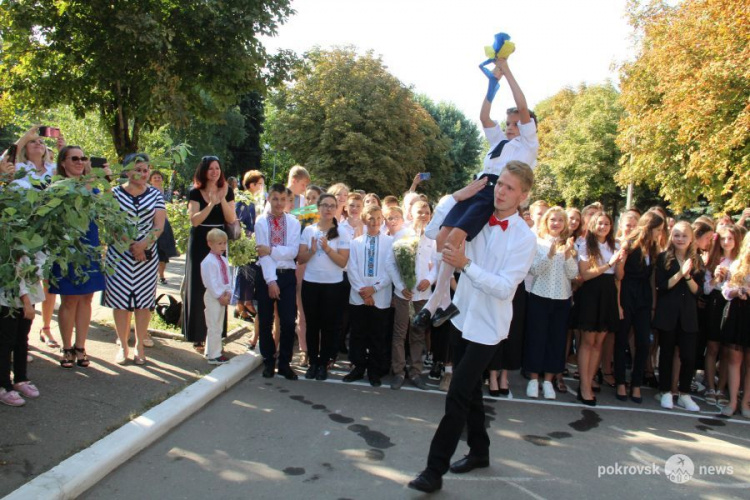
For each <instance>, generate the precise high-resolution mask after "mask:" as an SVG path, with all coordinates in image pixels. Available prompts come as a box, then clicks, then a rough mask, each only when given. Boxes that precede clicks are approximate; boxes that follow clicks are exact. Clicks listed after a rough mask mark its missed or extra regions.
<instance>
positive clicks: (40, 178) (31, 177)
mask: <svg viewBox="0 0 750 500" xmlns="http://www.w3.org/2000/svg"><path fill="white" fill-rule="evenodd" d="M16 169H17V170H18V171H22V172H23V173H24V176H23V177H20V178H18V179H16V180H14V181H13V182H11V183H10V185H11V186H13V187H19V188H23V189H32V188H33V189H39V187H38V185H37V184H36V183H39V182H41V183H42V184H49V183H50V181H51V180H52V176H53V175H55V170H56V169H57V166H56V165H55V164H54V163H47V162H45V163H44V173H43V174H42V175H39V174H38V173H37V171H36V165H34V164H33V163H32V162H26V163H16Z"/></svg>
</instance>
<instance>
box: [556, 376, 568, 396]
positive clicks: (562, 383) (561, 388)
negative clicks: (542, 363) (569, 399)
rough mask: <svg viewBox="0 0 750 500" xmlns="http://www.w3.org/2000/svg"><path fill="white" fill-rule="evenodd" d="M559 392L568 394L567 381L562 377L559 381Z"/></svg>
mask: <svg viewBox="0 0 750 500" xmlns="http://www.w3.org/2000/svg"><path fill="white" fill-rule="evenodd" d="M557 392H559V393H561V394H565V393H566V392H568V386H567V385H565V380H563V378H562V377H560V378H558V379H557Z"/></svg>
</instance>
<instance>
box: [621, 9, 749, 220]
mask: <svg viewBox="0 0 750 500" xmlns="http://www.w3.org/2000/svg"><path fill="white" fill-rule="evenodd" d="M629 11H630V15H631V22H632V24H633V26H634V27H635V29H636V30H637V34H638V36H639V38H640V53H639V54H638V57H637V59H636V60H635V61H634V62H632V63H629V64H625V65H624V66H623V67H622V103H623V106H624V108H625V110H626V112H627V114H626V115H625V117H624V118H623V120H622V123H621V126H620V136H619V138H618V144H619V146H620V148H621V149H622V150H623V152H624V153H625V154H626V155H625V156H624V157H623V159H622V170H621V172H620V173H619V175H618V176H617V180H618V181H619V182H620V183H622V184H626V183H628V182H635V183H636V184H645V185H648V186H650V187H652V188H655V189H658V190H659V192H660V193H661V195H662V196H663V197H664V198H665V199H667V200H669V202H670V204H671V206H672V207H673V208H674V209H675V210H678V211H681V210H682V209H684V208H689V207H691V206H694V205H697V204H698V202H699V200H700V199H701V198H703V199H705V200H707V201H708V202H709V203H710V204H711V205H712V206H713V207H714V208H715V209H721V208H724V209H739V208H742V207H744V206H747V205H748V204H749V203H750V142H749V141H748V139H749V138H750V44H749V43H750V5H749V4H748V2H747V0H742V1H740V2H737V1H736V0H684V1H683V2H679V3H677V4H676V5H674V2H666V1H651V2H648V3H646V4H645V5H643V4H641V2H636V1H631V2H630V5H629Z"/></svg>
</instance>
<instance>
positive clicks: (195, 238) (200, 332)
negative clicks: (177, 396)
mask: <svg viewBox="0 0 750 500" xmlns="http://www.w3.org/2000/svg"><path fill="white" fill-rule="evenodd" d="M188 212H189V214H190V223H191V225H192V228H191V229H190V239H189V240H188V251H187V255H186V258H185V283H184V285H185V286H183V290H182V294H183V295H182V303H183V307H182V334H183V335H184V336H185V339H186V340H188V341H190V342H192V343H193V346H194V347H195V349H196V350H197V351H198V352H201V353H203V351H204V346H205V342H206V317H205V314H204V304H203V294H204V293H205V292H206V288H205V287H204V286H203V280H202V279H201V262H202V261H203V259H205V258H206V256H207V255H208V253H209V248H208V242H207V241H206V236H207V235H208V232H209V231H210V230H211V229H213V228H215V227H218V228H220V229H223V228H224V226H225V225H226V224H232V223H233V222H234V221H235V220H236V219H237V214H236V213H235V206H234V191H233V190H232V188H230V187H229V184H228V183H227V181H226V179H225V178H224V172H223V171H222V168H221V162H220V161H219V158H217V157H216V156H204V157H203V158H202V159H201V161H200V163H199V164H198V168H196V169H195V175H194V176H193V188H192V189H191V190H190V193H189V194H188ZM226 333H227V324H226V319H225V321H224V331H223V333H222V336H223V337H225V336H226Z"/></svg>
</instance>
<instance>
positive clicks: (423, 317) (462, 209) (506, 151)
mask: <svg viewBox="0 0 750 500" xmlns="http://www.w3.org/2000/svg"><path fill="white" fill-rule="evenodd" d="M493 73H494V74H495V77H496V78H497V79H498V80H499V79H500V78H502V77H503V76H505V79H506V80H507V82H508V85H509V86H510V89H511V91H512V92H513V99H514V100H515V102H516V108H511V109H509V110H508V116H507V118H506V129H505V132H503V131H502V129H501V128H500V125H498V124H497V123H496V122H495V121H494V120H492V119H491V118H490V110H491V108H492V103H491V102H490V101H489V100H488V99H487V98H486V97H485V99H484V101H483V102H482V110H481V113H480V119H481V121H482V125H483V126H484V127H485V129H484V133H485V136H486V137H487V140H488V142H489V143H490V151H489V153H488V154H487V156H486V157H485V159H484V168H483V170H482V175H481V177H480V179H484V182H485V184H484V188H483V189H482V191H480V192H479V193H478V194H477V195H476V196H473V197H471V198H470V199H468V200H465V201H463V202H461V203H459V204H457V205H456V206H455V207H454V208H453V210H451V213H449V214H448V216H447V217H446V218H445V220H444V221H443V227H442V228H441V229H440V232H439V233H438V236H437V249H438V251H441V250H442V248H443V246H444V245H445V243H450V244H451V245H453V246H460V245H462V244H463V243H464V241H467V240H468V241H471V239H472V238H474V236H476V235H477V234H478V233H479V231H481V230H482V228H483V227H484V225H485V224H487V220H488V219H489V218H490V216H491V215H492V212H493V210H494V208H493V196H494V195H493V190H494V186H495V183H496V182H497V179H498V174H500V172H501V171H502V169H503V167H504V166H505V165H506V164H507V163H508V162H509V161H511V160H518V161H521V162H524V163H526V164H527V165H529V166H530V167H531V168H532V169H533V168H534V167H535V166H536V155H537V151H538V150H539V141H538V140H537V135H536V122H535V118H534V116H533V114H532V113H531V111H529V108H528V106H527V104H526V97H524V95H523V92H522V91H521V88H520V87H519V85H518V83H517V82H516V79H515V77H514V76H513V74H512V73H511V71H510V67H509V66H508V60H507V59H497V60H496V61H495V68H494V70H493ZM532 118H534V119H532ZM453 271H454V270H453V268H452V267H451V266H448V265H445V264H444V263H441V264H440V267H439V268H438V278H437V283H436V285H435V291H434V292H433V294H432V296H431V297H430V300H428V301H427V304H426V305H425V307H424V308H423V309H422V311H421V312H420V313H419V314H417V315H416V316H415V317H414V321H413V323H412V324H413V325H414V326H415V327H417V328H425V327H426V326H427V325H428V324H429V323H430V321H432V324H433V326H439V325H442V324H443V323H444V322H445V321H447V320H448V319H450V318H451V317H453V316H455V315H456V314H458V312H459V311H458V309H457V307H456V306H455V305H454V304H452V303H450V302H448V301H450V298H449V288H450V278H451V276H452V275H453ZM446 303H448V304H449V305H447V306H446V307H443V304H446ZM438 308H441V309H443V310H442V311H440V312H439V313H438ZM433 316H434V317H433Z"/></svg>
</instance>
